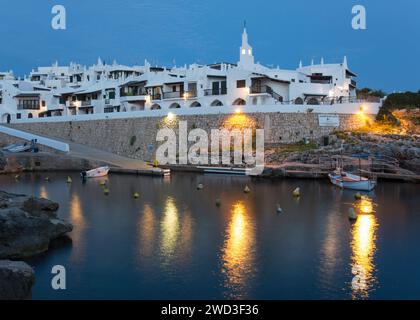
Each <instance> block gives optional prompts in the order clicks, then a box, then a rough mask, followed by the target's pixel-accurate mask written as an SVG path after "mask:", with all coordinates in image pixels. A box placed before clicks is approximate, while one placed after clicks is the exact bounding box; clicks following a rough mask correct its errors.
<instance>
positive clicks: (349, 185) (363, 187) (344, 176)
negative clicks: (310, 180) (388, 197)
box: [328, 169, 376, 191]
mask: <svg viewBox="0 0 420 320" xmlns="http://www.w3.org/2000/svg"><path fill="white" fill-rule="evenodd" d="M328 177H329V178H330V181H331V183H332V184H334V185H336V186H338V187H340V188H342V189H351V190H360V191H372V190H373V189H374V188H375V187H376V181H375V180H374V179H369V178H365V177H362V176H358V175H355V174H351V173H348V172H345V171H342V170H341V169H337V170H335V171H334V172H332V173H330V174H328Z"/></svg>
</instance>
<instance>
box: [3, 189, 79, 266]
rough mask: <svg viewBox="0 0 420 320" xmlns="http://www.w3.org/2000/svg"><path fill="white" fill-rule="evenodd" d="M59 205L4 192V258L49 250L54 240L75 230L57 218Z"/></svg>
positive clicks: (26, 255) (18, 257) (21, 256)
mask: <svg viewBox="0 0 420 320" xmlns="http://www.w3.org/2000/svg"><path fill="white" fill-rule="evenodd" d="M57 209H58V204H57V203H55V202H52V201H49V200H46V199H38V198H33V197H27V196H24V195H15V194H9V193H6V192H2V191H0V259H21V258H25V257H30V256H34V255H37V254H40V253H42V252H45V251H47V250H48V248H49V245H50V241H51V240H54V239H56V238H59V237H61V236H64V235H65V234H66V233H68V232H70V231H72V229H73V226H72V225H71V224H70V223H68V222H66V221H64V220H61V219H59V218H58V217H57V213H56V211H57Z"/></svg>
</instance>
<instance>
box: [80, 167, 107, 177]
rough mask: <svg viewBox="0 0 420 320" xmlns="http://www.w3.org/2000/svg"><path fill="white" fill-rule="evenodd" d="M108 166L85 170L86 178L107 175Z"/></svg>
mask: <svg viewBox="0 0 420 320" xmlns="http://www.w3.org/2000/svg"><path fill="white" fill-rule="evenodd" d="M108 172H109V167H100V168H96V169H93V170H89V171H86V175H85V177H86V178H100V177H105V176H107V175H108ZM82 176H83V175H82Z"/></svg>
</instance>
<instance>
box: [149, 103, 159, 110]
mask: <svg viewBox="0 0 420 320" xmlns="http://www.w3.org/2000/svg"><path fill="white" fill-rule="evenodd" d="M150 109H152V110H160V109H162V108H161V107H160V105H158V104H157V103H155V104H154V105H153V106H152V107H151V108H150Z"/></svg>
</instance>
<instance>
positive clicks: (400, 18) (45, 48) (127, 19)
mask: <svg viewBox="0 0 420 320" xmlns="http://www.w3.org/2000/svg"><path fill="white" fill-rule="evenodd" d="M0 4H1V8H2V9H1V10H0V39H1V45H0V48H1V49H0V71H6V70H10V69H12V70H13V71H14V72H15V73H16V74H17V75H20V76H22V75H24V74H27V73H29V72H30V70H31V69H32V68H33V67H35V66H43V65H51V63H52V62H54V61H55V60H58V61H59V63H60V64H68V63H69V62H70V61H75V62H79V63H82V64H87V65H89V64H93V63H95V62H96V61H97V58H98V56H100V57H101V58H102V60H104V61H106V62H109V63H111V62H112V61H113V60H114V59H116V60H117V61H118V62H119V63H122V64H128V65H132V64H143V62H144V59H145V58H146V59H148V60H149V61H150V62H152V63H154V64H162V65H166V66H171V65H173V64H174V62H175V64H177V65H184V64H185V63H186V64H191V63H193V62H198V63H213V62H216V61H228V62H237V60H238V54H239V46H240V41H241V32H242V26H243V21H244V20H246V22H247V29H248V33H249V40H250V43H251V45H252V46H253V48H254V55H255V59H256V61H259V62H261V63H262V64H265V65H268V66H270V65H271V66H277V65H279V66H280V68H296V67H297V66H298V64H299V60H302V61H303V63H304V64H309V63H310V61H311V59H312V58H313V59H315V62H319V61H320V59H321V57H324V58H325V61H326V62H327V63H328V62H341V61H342V59H343V56H344V55H347V56H348V60H349V65H350V68H351V69H352V70H353V71H354V72H356V73H357V74H358V75H359V77H358V82H359V87H363V86H369V87H372V88H376V89H383V90H386V91H388V92H392V91H400V90H415V91H417V90H419V89H420V41H419V39H420V25H419V23H418V21H419V15H420V1H415V0H399V1H397V2H394V1H377V0H364V1H362V0H360V1H348V0H343V1H337V0H320V1H308V0H282V1H279V0H265V1H255V0H241V1H227V0H212V1H208V0H206V1H204V0H138V1H134V0H119V1H110V0H84V1H81V0H59V1H58V0H54V1H51V0H37V1H34V0H18V1H17V0H0ZM56 4H62V5H64V6H65V8H66V10H67V30H64V31H56V30H53V29H52V28H51V19H52V17H53V15H52V14H51V8H52V7H53V5H56ZM356 4H361V5H364V6H365V7H366V10H367V30H353V29H352V28H351V20H352V13H351V9H352V6H353V5H356Z"/></svg>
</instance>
